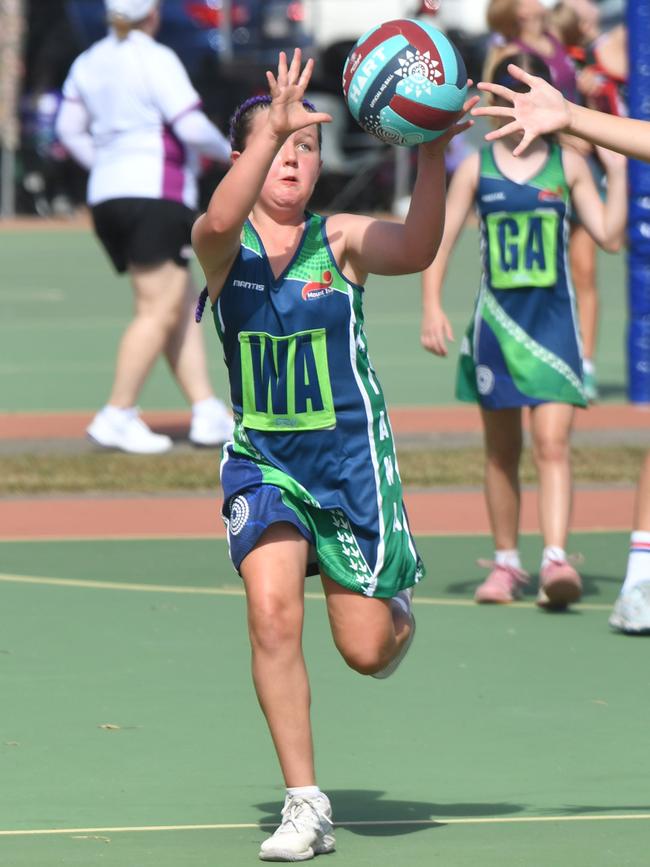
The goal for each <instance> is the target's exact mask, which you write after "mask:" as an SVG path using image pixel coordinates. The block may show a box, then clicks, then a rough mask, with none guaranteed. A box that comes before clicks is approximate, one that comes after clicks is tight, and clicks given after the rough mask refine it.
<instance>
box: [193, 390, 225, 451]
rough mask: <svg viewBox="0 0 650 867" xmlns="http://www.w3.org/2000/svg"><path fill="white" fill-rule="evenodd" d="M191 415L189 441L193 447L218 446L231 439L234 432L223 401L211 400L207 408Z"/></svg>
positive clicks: (204, 407) (203, 407)
mask: <svg viewBox="0 0 650 867" xmlns="http://www.w3.org/2000/svg"><path fill="white" fill-rule="evenodd" d="M203 403H204V406H202V408H201V410H200V411H198V412H197V411H194V412H193V413H192V424H191V425H190V434H189V441H190V442H191V443H192V445H195V446H204V447H214V446H220V445H222V444H223V443H225V442H226V440H230V439H232V435H233V432H234V430H235V422H234V420H233V417H232V416H231V415H230V413H229V412H228V410H227V409H226V405H225V403H224V402H223V401H221V400H217V399H216V398H213V399H212V400H211V401H210V403H209V405H208V406H205V403H207V402H203Z"/></svg>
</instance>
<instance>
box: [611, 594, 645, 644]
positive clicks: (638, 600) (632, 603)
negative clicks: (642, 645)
mask: <svg viewBox="0 0 650 867" xmlns="http://www.w3.org/2000/svg"><path fill="white" fill-rule="evenodd" d="M609 625H610V626H611V627H612V629H615V630H617V631H618V632H623V633H625V634H626V635H650V581H643V582H642V583H641V584H638V585H637V586H636V587H632V589H631V590H628V591H626V592H625V593H621V594H620V595H619V597H618V599H617V600H616V603H615V605H614V610H613V611H612V614H611V616H610V618H609Z"/></svg>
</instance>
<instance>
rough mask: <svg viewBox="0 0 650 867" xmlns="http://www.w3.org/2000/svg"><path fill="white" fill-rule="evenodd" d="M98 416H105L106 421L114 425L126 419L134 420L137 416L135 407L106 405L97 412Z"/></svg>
mask: <svg viewBox="0 0 650 867" xmlns="http://www.w3.org/2000/svg"><path fill="white" fill-rule="evenodd" d="M99 414H100V415H103V416H106V419H107V420H108V421H110V422H113V423H114V424H119V423H120V422H124V421H126V420H127V419H131V418H135V417H136V416H137V414H138V408H137V406H112V405H111V404H110V403H107V404H106V406H104V407H102V409H100V411H99Z"/></svg>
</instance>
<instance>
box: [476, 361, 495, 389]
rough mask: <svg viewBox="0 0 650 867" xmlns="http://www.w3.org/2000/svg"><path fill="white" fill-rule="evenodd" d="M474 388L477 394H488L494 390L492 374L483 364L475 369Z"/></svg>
mask: <svg viewBox="0 0 650 867" xmlns="http://www.w3.org/2000/svg"><path fill="white" fill-rule="evenodd" d="M476 387H477V388H478V393H479V394H490V393H491V392H492V391H493V390H494V374H493V373H492V371H491V370H490V368H489V367H486V366H485V365H484V364H479V366H478V367H477V368H476Z"/></svg>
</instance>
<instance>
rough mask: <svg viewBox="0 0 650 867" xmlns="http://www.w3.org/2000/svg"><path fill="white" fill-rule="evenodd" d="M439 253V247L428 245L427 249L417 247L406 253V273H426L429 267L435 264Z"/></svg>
mask: <svg viewBox="0 0 650 867" xmlns="http://www.w3.org/2000/svg"><path fill="white" fill-rule="evenodd" d="M437 252H438V245H437V244H436V245H434V246H432V245H427V246H426V247H422V246H417V247H412V248H411V249H408V250H406V251H405V253H406V255H405V257H404V266H405V273H407V274H416V273H419V272H420V271H426V270H427V268H428V267H429V265H430V264H431V263H432V262H433V260H434V259H435V257H436V253H437Z"/></svg>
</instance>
